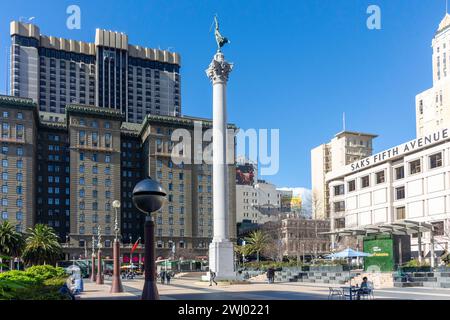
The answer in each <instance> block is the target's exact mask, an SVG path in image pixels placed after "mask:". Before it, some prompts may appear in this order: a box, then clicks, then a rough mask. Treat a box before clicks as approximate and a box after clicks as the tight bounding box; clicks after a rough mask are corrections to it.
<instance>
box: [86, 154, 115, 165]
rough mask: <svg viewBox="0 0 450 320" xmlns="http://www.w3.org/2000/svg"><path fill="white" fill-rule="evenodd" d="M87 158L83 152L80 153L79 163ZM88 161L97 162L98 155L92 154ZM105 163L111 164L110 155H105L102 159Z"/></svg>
mask: <svg viewBox="0 0 450 320" xmlns="http://www.w3.org/2000/svg"><path fill="white" fill-rule="evenodd" d="M87 158H88V156H87V155H85V153H84V152H80V161H84V160H85V159H87ZM89 159H90V160H92V161H93V162H99V159H100V157H99V155H98V154H97V153H92V154H90V156H89ZM103 160H104V162H105V163H110V162H111V155H110V154H105V156H104V158H103Z"/></svg>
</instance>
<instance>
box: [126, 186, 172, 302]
mask: <svg viewBox="0 0 450 320" xmlns="http://www.w3.org/2000/svg"><path fill="white" fill-rule="evenodd" d="M166 195H167V193H166V191H165V190H164V189H163V187H162V186H161V184H160V183H159V182H157V181H155V180H153V179H152V178H150V177H148V178H147V179H144V180H142V181H140V182H139V183H138V184H136V186H135V187H134V189H133V204H134V205H135V206H136V208H138V209H139V210H140V211H142V212H143V213H145V215H146V216H145V225H144V241H145V258H144V259H145V260H144V272H145V281H144V288H143V290H142V297H141V299H142V300H159V294H158V288H157V287H156V266H155V223H154V220H153V218H152V213H153V212H155V211H158V210H159V209H160V208H161V207H162V206H163V204H164V201H165V199H166ZM130 258H131V257H130Z"/></svg>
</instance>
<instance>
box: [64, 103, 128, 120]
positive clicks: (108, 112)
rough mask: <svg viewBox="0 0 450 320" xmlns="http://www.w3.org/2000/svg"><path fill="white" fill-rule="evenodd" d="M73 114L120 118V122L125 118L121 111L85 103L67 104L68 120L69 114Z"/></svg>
mask: <svg viewBox="0 0 450 320" xmlns="http://www.w3.org/2000/svg"><path fill="white" fill-rule="evenodd" d="M72 114H78V115H88V116H98V117H101V118H107V119H113V120H118V121H120V122H123V121H124V119H125V117H124V115H122V113H121V112H120V111H116V110H113V109H110V108H101V107H97V106H91V105H84V104H68V105H67V106H66V121H68V119H69V117H68V116H69V115H72Z"/></svg>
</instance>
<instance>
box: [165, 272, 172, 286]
mask: <svg viewBox="0 0 450 320" xmlns="http://www.w3.org/2000/svg"><path fill="white" fill-rule="evenodd" d="M170 278H171V274H170V272H167V273H166V281H167V284H170Z"/></svg>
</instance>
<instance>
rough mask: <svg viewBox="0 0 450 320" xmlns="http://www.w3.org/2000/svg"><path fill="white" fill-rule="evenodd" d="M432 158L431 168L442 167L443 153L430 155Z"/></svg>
mask: <svg viewBox="0 0 450 320" xmlns="http://www.w3.org/2000/svg"><path fill="white" fill-rule="evenodd" d="M429 159H430V169H434V168H438V167H442V153H441V152H439V153H436V154H433V155H431V156H429Z"/></svg>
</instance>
